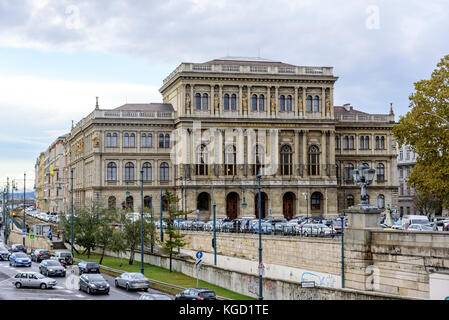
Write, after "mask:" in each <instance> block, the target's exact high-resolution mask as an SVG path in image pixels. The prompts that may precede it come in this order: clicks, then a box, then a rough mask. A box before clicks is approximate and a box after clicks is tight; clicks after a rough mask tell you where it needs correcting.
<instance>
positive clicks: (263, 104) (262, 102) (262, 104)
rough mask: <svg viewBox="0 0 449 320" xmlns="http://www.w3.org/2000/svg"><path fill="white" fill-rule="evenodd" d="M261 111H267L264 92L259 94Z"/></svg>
mask: <svg viewBox="0 0 449 320" xmlns="http://www.w3.org/2000/svg"><path fill="white" fill-rule="evenodd" d="M259 111H265V97H264V95H263V94H261V95H260V96H259Z"/></svg>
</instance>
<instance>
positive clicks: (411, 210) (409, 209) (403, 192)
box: [398, 145, 419, 216]
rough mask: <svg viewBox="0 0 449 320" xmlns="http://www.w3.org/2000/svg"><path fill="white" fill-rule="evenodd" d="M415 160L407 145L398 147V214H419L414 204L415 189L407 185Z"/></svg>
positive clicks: (414, 155)
mask: <svg viewBox="0 0 449 320" xmlns="http://www.w3.org/2000/svg"><path fill="white" fill-rule="evenodd" d="M415 161H416V154H415V153H414V152H412V151H410V148H409V146H406V145H405V146H402V148H399V147H398V184H399V192H398V214H399V215H400V216H402V215H404V214H419V212H418V211H417V209H416V208H415V205H414V201H413V199H414V197H415V195H416V190H415V189H414V188H412V187H411V186H409V185H408V183H407V179H408V177H409V175H410V172H411V170H412V169H413V167H414V165H415Z"/></svg>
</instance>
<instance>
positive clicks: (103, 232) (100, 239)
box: [94, 210, 116, 264]
mask: <svg viewBox="0 0 449 320" xmlns="http://www.w3.org/2000/svg"><path fill="white" fill-rule="evenodd" d="M115 220H116V215H115V213H114V212H111V211H109V212H106V211H105V210H101V212H100V213H99V215H98V221H97V224H98V227H97V228H96V230H95V234H94V236H95V242H96V244H97V245H99V246H101V247H102V249H101V257H100V262H99V264H102V263H103V258H104V254H105V251H106V250H107V249H109V248H110V246H111V242H112V234H113V231H114V226H113V225H112V223H113V222H114V221H115Z"/></svg>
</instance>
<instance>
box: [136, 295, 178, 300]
mask: <svg viewBox="0 0 449 320" xmlns="http://www.w3.org/2000/svg"><path fill="white" fill-rule="evenodd" d="M139 300H173V298H172V297H170V296H168V295H166V294H160V293H143V294H141V295H140V297H139Z"/></svg>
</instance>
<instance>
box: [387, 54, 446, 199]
mask: <svg viewBox="0 0 449 320" xmlns="http://www.w3.org/2000/svg"><path fill="white" fill-rule="evenodd" d="M409 99H410V109H411V110H410V111H409V112H407V114H406V115H405V116H403V117H400V119H399V123H398V124H396V125H395V126H394V127H393V135H394V136H395V138H396V140H397V142H398V144H399V146H401V147H402V146H403V145H409V146H410V150H411V151H413V152H415V153H416V154H417V160H416V164H415V166H414V168H413V169H412V171H411V174H410V177H409V179H408V183H409V185H411V186H412V187H414V188H415V189H417V190H418V192H419V193H420V194H424V195H433V196H435V197H437V198H438V199H439V200H440V201H441V202H442V204H443V206H444V207H449V55H447V56H445V57H444V58H443V59H441V61H440V62H439V63H438V65H437V68H436V69H435V70H434V71H433V73H432V76H431V78H430V79H429V80H421V81H418V82H416V83H415V92H414V93H412V94H411V95H410V97H409Z"/></svg>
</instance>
